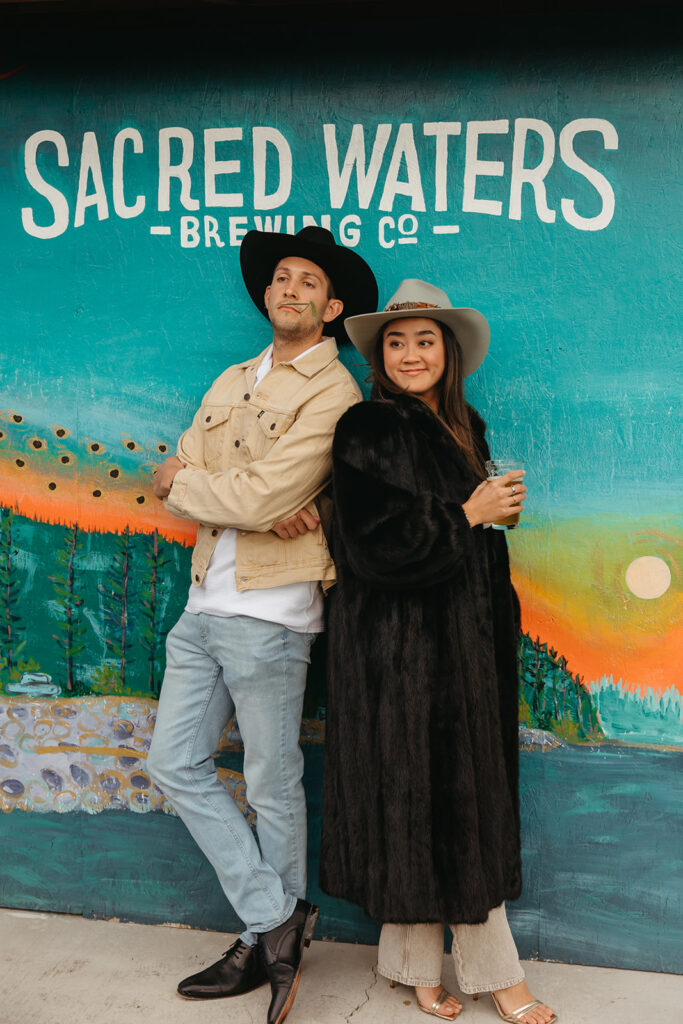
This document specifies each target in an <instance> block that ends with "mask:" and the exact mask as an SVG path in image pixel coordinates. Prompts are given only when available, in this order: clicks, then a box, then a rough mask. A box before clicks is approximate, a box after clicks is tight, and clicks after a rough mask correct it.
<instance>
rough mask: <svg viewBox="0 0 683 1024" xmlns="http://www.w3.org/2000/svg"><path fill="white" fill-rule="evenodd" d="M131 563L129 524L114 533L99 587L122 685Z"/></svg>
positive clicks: (127, 644)
mask: <svg viewBox="0 0 683 1024" xmlns="http://www.w3.org/2000/svg"><path fill="white" fill-rule="evenodd" d="M132 566H133V539H132V537H131V534H130V527H129V526H127V527H126V529H125V530H124V532H123V533H120V534H118V535H117V537H116V541H115V546H114V555H113V558H112V561H111V565H110V567H109V569H108V570H107V573H106V575H105V578H104V582H103V583H100V585H99V590H100V593H101V594H102V597H103V619H104V622H105V626H106V632H107V634H108V635H106V636H105V640H104V642H105V644H106V645H107V647H108V648H109V653H110V655H111V657H112V659H114V660H115V661H116V662H117V668H116V676H117V677H118V678H117V679H116V684H117V687H118V686H120V687H121V688H123V687H124V686H125V685H126V670H127V668H128V651H129V649H130V634H131V626H132V623H131V621H130V606H131V605H130V598H131V570H132Z"/></svg>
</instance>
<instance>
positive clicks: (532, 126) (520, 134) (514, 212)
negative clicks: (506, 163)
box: [508, 117, 555, 224]
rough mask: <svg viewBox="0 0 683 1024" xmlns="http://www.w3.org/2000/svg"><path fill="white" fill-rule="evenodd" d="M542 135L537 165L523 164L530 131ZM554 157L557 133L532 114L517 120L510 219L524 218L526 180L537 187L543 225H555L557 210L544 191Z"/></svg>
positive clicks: (539, 211)
mask: <svg viewBox="0 0 683 1024" xmlns="http://www.w3.org/2000/svg"><path fill="white" fill-rule="evenodd" d="M530 131H531V132H536V133H537V134H538V135H540V137H541V141H542V146H543V149H542V154H541V159H540V161H539V163H538V164H537V165H536V166H535V167H525V166H524V153H525V150H526V140H527V135H528V133H529V132H530ZM554 159H555V133H554V132H553V130H552V128H551V127H550V125H549V124H548V123H547V122H546V121H539V120H537V119H536V118H533V117H518V118H517V120H516V121H515V139H514V143H513V146H512V172H511V177H510V210H509V213H508V216H509V218H510V220H521V219H522V185H524V183H525V182H526V183H527V184H529V185H531V187H532V188H533V190H534V201H535V203H536V213H537V214H538V217H539V219H540V220H542V221H543V222H544V224H553V223H554V221H555V210H551V209H550V207H549V206H548V202H547V199H546V191H545V180H544V179H545V176H546V174H547V173H548V171H549V170H550V168H551V167H552V165H553V160H554Z"/></svg>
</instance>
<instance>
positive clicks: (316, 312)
mask: <svg viewBox="0 0 683 1024" xmlns="http://www.w3.org/2000/svg"><path fill="white" fill-rule="evenodd" d="M308 305H309V306H310V307H311V315H312V317H313V319H314V320H317V319H318V310H317V309H316V307H315V302H313V301H311V302H309V304H308ZM301 312H302V313H303V309H302V310H301Z"/></svg>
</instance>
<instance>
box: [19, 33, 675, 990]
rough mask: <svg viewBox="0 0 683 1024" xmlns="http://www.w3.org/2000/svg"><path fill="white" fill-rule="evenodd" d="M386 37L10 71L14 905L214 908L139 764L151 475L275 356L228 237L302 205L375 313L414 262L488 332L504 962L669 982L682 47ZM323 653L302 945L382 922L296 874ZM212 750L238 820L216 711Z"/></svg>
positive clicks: (160, 606)
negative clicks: (501, 663)
mask: <svg viewBox="0 0 683 1024" xmlns="http://www.w3.org/2000/svg"><path fill="white" fill-rule="evenodd" d="M374 31H375V36H374V37H373V38H370V39H368V38H366V39H365V42H364V44H363V45H362V46H359V45H358V44H357V43H354V45H353V46H350V45H346V44H345V43H344V38H346V37H344V33H342V36H341V37H340V41H339V43H338V46H337V50H336V55H335V56H334V59H333V60H331V59H330V54H329V53H327V54H326V55H325V56H324V57H323V56H318V48H319V41H317V42H316V38H315V35H314V34H312V33H307V34H305V35H303V36H302V37H301V38H300V39H299V41H298V43H297V44H296V46H294V47H293V48H292V50H291V51H290V53H289V55H288V56H287V57H284V56H282V54H281V53H279V51H278V48H277V45H276V43H275V42H274V41H273V37H271V36H270V35H266V37H265V39H264V38H261V39H260V40H259V43H258V47H256V46H255V44H252V43H249V41H246V42H245V43H244V52H243V53H242V55H241V56H237V55H235V53H234V52H232V51H231V54H230V59H229V60H228V59H226V58H225V55H224V54H222V53H218V52H212V53H210V54H208V55H207V54H204V55H202V58H201V59H200V58H199V57H197V58H196V59H194V60H188V59H183V60H182V62H181V63H178V62H177V61H175V60H174V59H172V57H171V56H169V53H168V52H167V51H164V56H163V59H162V55H161V51H160V50H159V51H157V50H155V49H154V44H153V42H152V41H148V43H146V44H145V45H142V44H140V45H139V47H138V48H137V49H135V48H134V49H133V50H132V51H129V52H128V56H127V61H126V64H125V66H124V64H122V63H119V62H117V61H116V60H112V59H108V60H102V61H93V60H88V61H86V60H85V59H84V58H83V57H82V54H83V53H84V52H86V51H87V50H88V48H89V49H90V52H91V53H92V51H93V47H94V46H95V45H96V43H95V41H93V39H85V40H84V45H83V46H82V47H80V48H79V47H75V48H74V50H73V53H72V55H71V56H70V59H69V61H68V62H67V64H68V66H67V65H65V64H64V63H63V62H62V61H60V60H58V59H57V58H56V57H55V56H53V55H51V54H47V53H45V52H43V51H42V50H41V51H40V55H39V56H37V57H34V58H33V59H31V55H30V53H29V54H27V52H26V42H25V40H24V42H23V44H22V47H18V48H17V53H16V60H14V54H13V53H12V52H11V51H10V50H6V51H5V52H4V53H3V63H2V66H0V125H1V126H2V135H1V136H0V232H1V237H2V239H3V256H2V264H3V270H2V274H1V275H0V301H1V303H2V307H1V308H2V321H1V323H2V326H1V327H0V332H1V337H2V343H1V344H0V811H2V812H4V813H2V814H0V857H1V861H2V864H3V869H2V872H1V873H0V902H2V903H4V904H5V905H9V906H22V907H40V908H44V909H55V910H69V911H73V912H78V913H86V914H102V915H110V916H111V915H116V916H123V917H129V918H133V919H138V920H153V921H167V920H173V921H181V922H184V923H191V924H195V925H201V926H207V927H209V926H210V927H219V928H226V929H230V928H236V927H238V925H237V922H236V919H235V918H234V916H231V915H232V912H231V910H230V908H229V907H227V906H226V904H225V901H224V900H223V899H222V897H221V895H220V893H219V890H218V886H217V883H216V881H215V879H214V878H213V876H212V874H211V872H210V869H209V868H208V865H206V863H205V862H204V861H203V859H202V857H201V854H199V853H198V851H197V850H196V848H195V847H194V845H193V843H192V842H191V840H190V839H189V837H188V836H187V834H186V832H185V831H184V828H183V826H182V825H181V823H180V822H179V821H178V819H177V818H175V816H174V815H173V812H172V810H171V808H170V807H169V806H168V804H167V802H166V801H165V799H164V797H163V795H162V794H161V793H160V792H159V791H158V789H156V787H155V786H154V785H153V784H152V783H151V781H150V779H149V776H148V775H147V773H146V771H145V759H146V751H147V749H148V747H149V742H150V737H151V734H152V730H153V725H154V716H155V706H156V699H157V697H158V694H159V689H160V686H161V681H162V677H163V668H164V638H165V635H166V633H167V632H168V630H169V629H170V627H171V626H172V625H173V623H174V622H175V620H176V618H177V617H178V615H179V614H180V612H181V610H182V608H183V605H184V601H185V596H186V592H187V586H188V583H189V577H188V569H189V552H190V547H191V544H192V541H193V528H192V525H191V524H188V523H186V522H184V521H182V520H176V519H174V518H173V517H172V516H170V515H168V514H167V513H165V512H164V510H163V508H162V506H161V505H160V503H158V502H156V501H155V499H154V497H153V495H152V491H151V486H150V473H151V469H152V467H153V466H154V465H155V463H156V462H158V461H160V460H161V459H163V457H164V456H165V455H166V453H168V452H172V451H173V450H174V445H175V441H176V439H177V437H178V435H179V434H180V432H181V431H182V430H183V429H184V428H185V426H187V425H188V424H189V422H190V419H191V416H192V414H193V411H194V409H195V408H196V406H197V405H198V404H199V401H200V399H201V396H202V394H203V393H204V391H205V390H206V388H207V387H208V385H209V384H210V382H211V381H212V380H213V379H214V378H215V377H216V376H217V375H218V374H219V373H220V372H221V370H222V369H224V367H225V366H226V365H228V364H230V363H232V362H235V361H238V360H242V359H244V358H247V357H250V356H252V355H255V354H257V353H258V352H260V351H261V350H262V349H264V348H265V347H266V345H267V344H268V343H269V337H268V332H267V327H266V325H265V324H264V321H263V319H262V317H261V316H260V314H259V313H258V312H257V311H256V309H255V308H254V307H253V306H252V305H251V303H250V300H249V299H248V296H247V294H246V291H245V289H244V287H243V285H242V282H241V277H240V273H239V258H238V252H239V244H240V240H241V238H242V237H243V236H244V234H245V232H246V231H247V230H249V229H250V228H258V229H261V230H276V231H281V230H282V231H289V232H295V231H297V230H299V229H300V228H301V227H302V226H303V225H305V224H306V223H313V222H315V223H318V224H323V225H324V226H326V227H329V228H331V230H332V231H334V232H335V235H337V237H338V238H339V239H340V240H341V241H342V243H343V244H345V245H347V246H350V247H352V248H355V247H357V248H358V251H359V252H361V253H362V255H363V256H364V257H365V258H366V259H368V260H369V262H370V263H371V264H372V266H373V268H374V269H375V271H376V274H377V277H378V280H379V283H380V298H381V302H382V304H383V303H384V301H386V299H387V298H388V296H389V295H390V294H392V292H393V291H394V290H395V288H396V285H397V284H398V282H399V281H400V280H401V279H402V278H405V277H421V278H424V279H427V280H429V281H432V282H434V283H436V284H437V285H438V286H439V287H441V288H443V289H444V290H445V291H446V292H447V293H448V294H449V296H450V297H451V299H452V301H453V303H454V305H472V306H474V307H476V308H477V309H480V310H482V311H483V312H484V313H485V315H486V316H487V318H488V319H489V321H490V323H491V328H492V345H491V350H490V355H489V357H488V359H487V360H486V362H485V364H484V366H483V367H482V368H481V369H480V370H479V371H478V372H477V373H476V374H475V375H474V377H473V378H471V379H470V380H469V381H468V397H469V399H470V401H471V402H472V403H473V404H474V405H475V406H476V407H477V408H478V409H479V410H480V412H481V413H482V415H483V416H484V417H485V419H486V420H487V422H488V425H489V436H490V444H491V448H492V450H493V452H494V454H496V453H497V454H498V455H501V456H502V455H514V456H516V457H519V458H523V459H525V461H526V463H527V466H528V474H527V483H528V485H529V500H528V504H527V511H526V513H525V516H524V523H523V527H521V528H520V529H519V530H518V531H517V532H516V533H514V534H510V536H509V547H510V552H511V560H512V565H513V573H514V581H515V585H516V587H517V589H518V592H519V594H520V598H521V601H522V608H523V622H522V626H523V633H522V634H521V636H520V644H519V666H520V678H521V692H520V720H521V728H520V744H521V746H522V802H523V815H524V849H525V873H526V874H525V891H524V895H523V897H522V899H521V900H520V901H519V903H518V904H517V905H516V906H515V907H512V908H510V911H511V913H510V916H511V920H512V923H513V929H514V930H515V933H516V936H517V938H518V940H519V943H520V946H521V949H522V951H523V953H524V954H525V955H531V956H533V955H540V956H545V957H549V958H553V959H566V960H570V961H575V962H582V963H603V964H616V965H622V966H637V967H641V968H643V967H649V968H651V969H655V970H676V969H677V967H676V965H677V964H680V963H681V962H682V961H681V954H682V953H683V948H682V947H681V935H682V934H683V929H682V928H681V916H680V895H681V892H680V877H681V875H680V872H679V873H678V882H676V881H675V879H676V869H677V867H680V862H681V849H682V844H681V835H680V829H679V830H678V831H677V830H676V827H675V822H676V821H677V820H678V821H679V822H680V818H677V814H676V800H677V796H676V787H677V786H678V787H679V789H680V786H681V782H680V779H681V773H680V768H681V763H682V762H683V723H682V720H681V693H682V692H683V679H682V677H681V670H680V661H681V657H680V651H681V649H683V625H682V618H681V592H680V576H681V560H680V552H681V537H682V532H681V519H680V495H681V488H680V485H679V483H678V472H677V462H676V459H677V456H678V455H679V454H680V443H679V442H680V436H681V415H680V413H681V407H680V388H679V387H677V371H678V373H679V376H678V380H679V381H680V367H681V360H680V352H681V349H680V328H679V319H678V318H677V316H676V314H677V313H678V312H679V309H680V298H681V287H680V284H681V279H680V263H679V262H678V263H677V262H676V256H677V254H678V251H679V248H680V237H681V217H680V214H681V190H680V181H681V177H682V175H681V170H682V169H681V145H680V143H681V138H680V135H681V130H680V124H681V121H680V117H679V114H680V98H681V90H680V78H679V75H678V71H679V69H680V62H679V61H678V60H677V59H676V55H675V54H674V53H671V52H667V51H665V50H663V49H662V48H661V47H660V48H658V49H657V50H656V51H653V52H649V51H645V50H641V51H639V52H638V51H635V50H633V49H629V48H626V49H624V50H622V51H620V52H619V53H618V54H617V53H612V54H609V53H608V54H604V53H600V54H599V53H597V52H596V53H590V52H588V51H584V50H581V49H580V48H579V49H578V50H577V48H576V47H574V48H566V49H564V50H557V51H554V52H552V53H546V54H541V53H539V52H538V51H536V50H533V51H532V50H531V49H529V48H528V47H527V49H525V48H524V45H523V42H522V43H520V48H519V51H518V52H517V54H516V55H514V56H513V55H511V53H507V52H503V51H502V50H500V49H493V50H489V51H487V50H485V49H484V50H482V52H481V53H475V54H473V53H470V52H464V51H463V52H460V53H457V54H456V55H455V56H456V57H457V59H454V54H453V53H452V52H447V51H446V50H445V48H440V47H439V45H435V47H434V48H433V49H431V50H430V52H429V53H428V54H425V55H422V56H420V57H419V58H418V57H417V56H415V57H408V56H406V54H405V51H404V49H403V50H402V51H401V60H400V61H398V60H395V59H393V58H392V57H391V54H390V49H391V45H392V40H393V42H394V44H395V45H398V43H399V36H398V35H396V34H395V33H393V34H391V33H390V34H389V35H387V33H386V32H383V33H380V32H379V31H378V30H374ZM347 35H348V33H347ZM342 37H343V38H342ZM350 38H351V37H350V36H349V37H348V38H347V39H346V42H347V43H348V42H349V40H350ZM86 44H87V45H86ZM146 46H149V47H151V52H148V51H147V50H146V49H145V47H146ZM257 50H258V53H257ZM264 54H265V55H266V56H267V58H268V59H267V60H266V59H265V57H264ZM257 57H258V59H256V58H257ZM342 358H343V360H344V362H345V363H346V365H347V366H349V368H350V369H351V371H352V372H353V373H354V374H355V376H356V377H357V379H358V380H359V381H363V380H364V378H365V375H366V372H367V368H366V367H365V366H364V365H363V364H362V362H361V360H360V357H359V356H358V355H357V353H355V350H350V351H344V352H343V353H342ZM314 654H315V657H314V663H313V665H312V669H311V674H310V679H309V687H308V693H307V698H306V706H305V720H304V724H303V728H302V743H303V745H304V750H305V756H306V784H307V790H308V795H309V813H310V817H311V848H310V867H311V879H312V892H313V894H314V896H316V897H318V898H320V900H321V902H322V904H323V910H324V915H325V916H324V922H323V928H322V931H323V932H324V933H325V934H326V935H329V936H336V937H339V938H347V939H348V938H359V939H361V940H365V941H372V939H373V938H374V937H375V936H376V929H375V928H374V926H373V925H372V924H371V923H370V922H368V921H367V919H365V918H364V917H363V915H362V914H361V913H360V912H359V911H357V910H355V908H353V907H350V906H348V905H345V904H342V903H338V902H335V901H332V900H329V899H327V898H326V897H324V896H323V895H322V894H319V892H318V890H317V860H316V857H317V854H316V848H317V837H318V834H319V803H320V779H321V775H322V754H323V743H324V720H325V691H324V671H323V663H324V642H323V641H320V642H319V643H318V644H317V645H316V647H315V648H314ZM216 756H217V762H218V764H219V770H220V772H221V774H222V777H223V778H224V780H225V783H226V785H228V786H230V787H231V788H232V790H233V791H234V793H235V794H236V796H237V799H238V800H239V801H240V802H241V804H242V806H243V808H244V811H245V813H246V814H250V813H251V812H250V809H249V807H248V804H247V801H246V793H245V787H244V781H243V777H242V775H241V748H240V742H239V733H238V731H237V730H236V729H235V727H234V724H233V725H231V726H230V728H229V729H228V730H227V732H226V734H225V736H224V738H223V742H222V744H221V749H220V751H219V752H217V755H216ZM678 799H679V800H680V798H678ZM679 806H680V804H679ZM677 885H678V887H679V888H678V889H677V888H676V886H677Z"/></svg>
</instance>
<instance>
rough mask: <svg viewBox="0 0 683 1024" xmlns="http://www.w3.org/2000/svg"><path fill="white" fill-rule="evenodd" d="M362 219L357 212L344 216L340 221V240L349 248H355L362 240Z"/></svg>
mask: <svg viewBox="0 0 683 1024" xmlns="http://www.w3.org/2000/svg"><path fill="white" fill-rule="evenodd" d="M360 225H361V219H360V217H359V216H358V214H356V213H350V214H349V215H348V217H342V219H341V220H340V221H339V241H340V242H341V244H342V245H346V246H347V247H348V248H349V249H355V248H356V246H357V245H358V243H359V242H360V230H359V228H360Z"/></svg>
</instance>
